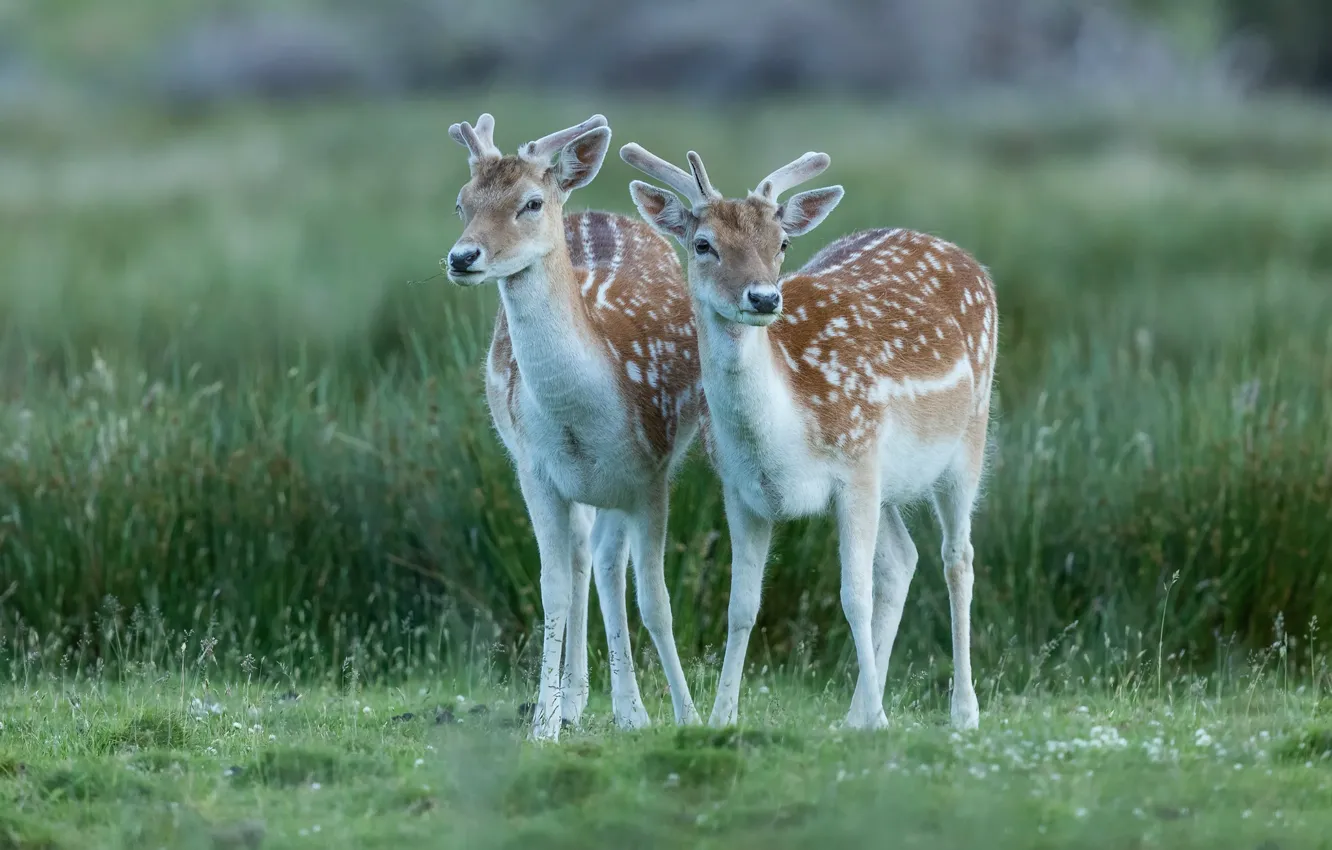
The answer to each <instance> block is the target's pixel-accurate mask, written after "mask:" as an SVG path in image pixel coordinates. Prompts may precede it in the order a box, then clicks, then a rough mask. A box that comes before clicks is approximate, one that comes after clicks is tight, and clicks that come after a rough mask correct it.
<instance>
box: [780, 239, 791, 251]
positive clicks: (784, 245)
mask: <svg viewBox="0 0 1332 850" xmlns="http://www.w3.org/2000/svg"><path fill="white" fill-rule="evenodd" d="M790 247H791V240H790V239H783V240H782V247H781V248H779V249H778V253H780V254H785V253H786V249H787V248H790Z"/></svg>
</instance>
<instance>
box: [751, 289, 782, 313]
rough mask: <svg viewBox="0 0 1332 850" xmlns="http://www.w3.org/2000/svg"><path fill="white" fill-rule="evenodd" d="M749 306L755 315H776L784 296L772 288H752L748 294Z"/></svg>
mask: <svg viewBox="0 0 1332 850" xmlns="http://www.w3.org/2000/svg"><path fill="white" fill-rule="evenodd" d="M746 297H747V298H748V299H749V306H750V307H751V308H752V309H753V311H754V312H755V313H763V314H764V315H767V314H769V313H776V312H777V308H778V307H780V306H781V304H782V294H781V293H780V292H778V291H777V289H776V288H775V287H772V286H762V287H760V286H751V287H750V288H749V291H748V292H747V293H746Z"/></svg>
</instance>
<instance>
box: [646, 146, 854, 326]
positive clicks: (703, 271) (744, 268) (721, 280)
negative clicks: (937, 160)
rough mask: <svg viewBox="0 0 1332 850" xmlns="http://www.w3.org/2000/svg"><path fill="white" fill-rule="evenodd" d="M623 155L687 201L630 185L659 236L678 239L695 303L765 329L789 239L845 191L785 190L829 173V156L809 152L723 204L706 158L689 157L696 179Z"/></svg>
mask: <svg viewBox="0 0 1332 850" xmlns="http://www.w3.org/2000/svg"><path fill="white" fill-rule="evenodd" d="M620 157H621V158H622V159H623V160H624V161H625V162H627V163H629V164H630V165H632V166H633V167H634V168H637V169H638V170H639V171H642V172H643V173H645V174H647V175H649V176H651V177H654V178H656V179H658V180H660V181H661V182H663V183H665V184H666V185H668V186H670V187H671V188H672V189H674V190H675V191H676V192H679V193H680V194H681V195H683V196H684V197H685V198H687V199H688V200H689V206H686V205H685V204H684V203H682V202H681V200H680V198H679V197H677V196H676V195H674V194H672V193H670V192H666V191H663V190H661V189H658V188H657V187H656V186H651V185H649V184H647V183H643V182H641V181H639V180H634V181H633V182H631V183H630V184H629V192H630V194H631V195H632V196H633V199H634V205H635V206H637V207H638V212H639V213H640V214H641V215H642V216H643V218H644V219H645V220H646V221H647V222H648V223H649V224H651V225H652V226H653V227H655V228H656V229H657V230H658V231H660V232H662V233H664V234H666V235H668V236H674V237H675V238H676V239H678V240H679V241H680V243H681V244H682V245H684V247H685V254H686V255H687V256H688V258H689V261H688V262H689V265H688V268H689V285H690V289H691V291H692V293H693V296H694V299H695V301H697V302H701V304H702V305H704V306H706V307H708V308H709V309H711V310H712V311H714V312H716V313H717V315H719V316H720V317H721V318H723V319H725V320H727V321H731V322H738V323H740V324H745V325H754V326H757V327H766V326H767V325H770V324H772V323H773V322H775V321H777V317H778V316H780V315H781V310H782V293H781V280H780V277H779V275H780V273H781V267H782V261H783V260H784V259H785V258H786V249H787V247H788V245H789V244H790V239H791V238H792V237H794V236H800V235H802V234H805V233H808V232H809V231H811V230H813V229H814V228H815V227H817V226H818V225H819V223H820V222H822V221H823V219H824V218H826V217H827V215H828V213H830V212H832V210H833V208H834V207H836V206H837V203H838V202H839V201H840V200H841V199H842V187H841V186H833V187H830V188H827V189H814V190H811V191H808V192H801V193H799V194H797V195H792V196H791V197H790V198H788V199H787V200H786V201H785V202H782V203H778V201H777V199H778V197H780V196H781V194H782V193H783V192H785V191H786V190H787V189H790V188H791V187H793V186H796V185H798V184H800V183H803V182H805V181H806V180H810V179H813V178H814V177H816V176H817V175H819V174H820V173H822V172H823V170H824V169H825V168H827V167H828V164H829V162H830V160H829V158H828V155H827V154H824V153H807V154H805V155H804V156H802V157H800V158H799V159H797V160H795V161H794V162H792V163H789V164H788V165H784V166H782V167H781V168H779V169H777V170H776V171H774V172H773V173H771V174H769V175H768V176H767V177H765V178H763V180H762V181H761V182H760V183H759V187H758V188H757V189H755V190H754V191H752V192H750V193H749V195H748V196H747V197H745V198H743V199H728V198H724V197H723V196H722V195H721V193H720V192H718V191H717V190H716V189H714V188H713V187H712V183H710V182H709V181H708V173H707V171H705V170H704V168H703V160H702V159H700V158H699V155H698V154H696V153H694V152H693V151H690V152H689V168H690V171H691V172H692V173H686V172H685V171H684V169H682V168H678V167H676V166H674V165H671V164H670V163H669V162H666V161H665V160H662V159H661V158H659V157H657V156H655V155H654V154H651V153H649V152H647V151H646V150H644V149H643V148H641V147H639V146H638V145H636V144H632V143H631V144H627V145H625V146H624V147H622V148H620Z"/></svg>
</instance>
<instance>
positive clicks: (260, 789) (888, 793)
mask: <svg viewBox="0 0 1332 850" xmlns="http://www.w3.org/2000/svg"><path fill="white" fill-rule="evenodd" d="M1250 673H1251V674H1252V673H1253V671H1250ZM1057 680H1058V677H1057V676H1055V677H1052V678H1051V679H1050V681H1057ZM646 684H647V686H648V687H647V689H646V691H645V693H646V694H647V696H648V698H649V702H650V708H651V710H652V712H653V715H654V718H655V719H656V721H657V722H658V725H657V726H654V727H652V728H649V729H647V730H643V731H640V732H634V733H628V732H622V731H617V730H614V729H612V728H609V727H608V705H607V700H606V698H605V696H604V695H603V694H597V695H594V698H593V702H592V705H591V707H590V709H589V714H588V716H587V717H586V719H585V723H584V725H583V727H582V728H581V729H578V730H570V731H567V732H566V733H565V735H564V737H563V739H562V740H561V742H560V744H558V745H551V746H534V745H530V744H526V743H524V742H523V740H522V735H523V732H524V731H525V726H524V724H522V722H521V721H520V720H518V717H519V708H518V705H519V703H520V701H522V700H523V699H525V698H526V692H525V690H523V689H521V688H520V689H517V690H515V689H513V688H511V687H509V686H508V685H506V684H504V683H503V682H502V681H501V680H493V679H484V678H481V679H477V680H475V681H473V682H471V683H470V684H469V683H466V682H461V681H457V680H454V679H446V678H439V677H430V678H419V679H416V680H413V681H411V682H404V683H402V686H401V687H397V688H382V687H381V688H369V689H361V688H342V689H330V688H322V687H320V688H312V689H309V690H301V691H291V690H290V689H287V688H285V687H281V686H275V685H260V684H258V683H256V682H253V681H246V680H244V679H239V680H230V679H228V680H225V681H224V680H215V681H209V680H207V679H206V678H203V677H201V676H200V675H199V674H198V672H197V671H195V670H194V669H190V670H187V671H186V673H185V678H184V679H182V678H181V677H180V675H178V674H171V673H166V674H164V675H161V676H157V677H148V676H137V675H136V676H129V677H123V678H120V679H117V680H114V681H112V680H98V679H97V678H95V677H92V678H83V679H80V680H71V679H69V678H61V677H55V678H54V679H51V680H45V681H41V682H38V683H36V684H34V685H31V686H28V687H15V688H11V689H8V690H6V691H5V692H4V693H3V695H2V696H0V722H3V724H4V725H3V728H0V847H4V848H6V850H9V848H24V850H31V848H48V850H60V848H94V847H96V848H102V847H108V848H113V847H125V848H129V847H145V846H148V847H183V848H193V847H201V848H209V847H211V848H221V847H260V846H262V847H265V848H278V847H358V848H359V847H364V848H373V847H386V848H387V847H393V848H413V847H469V848H471V847H518V846H531V845H532V844H534V843H535V844H537V845H538V846H546V847H592V848H600V847H606V848H612V847H624V846H637V847H644V848H653V847H701V848H712V847H715V848H723V847H724V848H751V847H752V848H759V847H778V848H781V847H791V848H795V847H806V846H809V845H810V843H811V842H815V841H819V842H843V844H842V845H840V846H870V845H871V844H873V845H874V846H881V845H882V842H883V840H884V837H885V836H888V835H891V836H892V841H891V843H892V846H900V847H911V846H932V847H938V848H955V847H981V846H983V847H997V848H1004V847H1013V848H1017V847H1023V848H1026V847H1066V846H1076V847H1095V848H1102V847H1103V848H1125V847H1146V846H1160V847H1197V848H1203V847H1206V848H1232V847H1234V848H1246V849H1247V848H1255V847H1282V848H1295V847H1299V848H1304V847H1309V848H1314V847H1328V846H1330V845H1332V839H1329V837H1328V836H1330V835H1332V740H1329V738H1328V726H1327V705H1326V698H1325V696H1323V695H1321V694H1319V693H1317V692H1316V691H1313V690H1310V689H1309V688H1308V687H1307V686H1306V687H1299V686H1296V685H1294V684H1293V683H1292V684H1283V683H1282V682H1281V681H1279V680H1278V679H1277V678H1275V677H1272V676H1270V675H1266V674H1262V673H1257V674H1256V675H1246V676H1244V677H1235V678H1231V677H1218V678H1215V679H1213V680H1211V681H1198V680H1193V681H1184V680H1171V681H1170V682H1168V683H1167V686H1168V687H1167V688H1166V690H1164V691H1162V692H1161V695H1160V696H1157V695H1155V691H1154V690H1153V689H1151V688H1135V687H1133V686H1129V687H1122V686H1120V687H1088V688H1083V689H1081V690H1080V691H1078V692H1069V693H1054V692H1052V691H1051V689H1049V688H1046V687H1037V688H1032V689H1030V690H1029V691H1028V692H1027V693H1023V694H1008V695H1006V696H1004V697H1002V698H1000V699H996V700H993V701H990V702H987V704H986V705H985V706H984V715H983V720H982V729H981V730H980V731H978V732H971V733H965V734H958V733H954V732H951V731H950V730H949V729H948V728H947V727H946V725H945V724H946V712H945V710H944V707H943V705H942V704H930V703H928V702H922V703H917V704H913V705H909V706H901V707H898V708H895V709H894V710H893V711H892V712H891V721H892V727H891V728H890V729H889V730H887V731H884V732H881V733H856V732H849V731H846V730H842V729H839V728H838V726H839V722H838V721H840V719H841V717H842V715H843V714H844V713H845V711H846V706H847V701H848V698H849V697H848V694H849V691H847V690H846V689H844V688H842V687H841V686H840V685H841V683H840V682H825V683H820V682H819V681H818V680H817V679H809V680H806V681H795V680H791V679H786V678H782V677H775V676H770V675H766V674H760V675H754V676H752V677H751V678H750V679H749V680H748V682H747V687H746V693H745V695H744V699H743V706H742V713H743V715H744V721H745V724H746V725H745V726H744V727H742V728H739V729H729V730H711V729H706V728H699V727H695V728H687V729H678V728H676V727H674V726H672V725H671V724H670V723H669V722H663V721H664V720H666V719H667V718H668V717H669V699H668V696H667V694H666V693H665V688H664V683H663V682H661V681H660V680H659V677H649V678H648V680H647V682H646ZM709 693H710V691H709ZM444 709H448V710H447V712H445V711H444Z"/></svg>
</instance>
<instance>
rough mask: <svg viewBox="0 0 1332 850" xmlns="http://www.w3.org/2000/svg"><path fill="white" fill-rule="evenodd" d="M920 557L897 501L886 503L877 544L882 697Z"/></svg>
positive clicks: (877, 663) (878, 663)
mask: <svg viewBox="0 0 1332 850" xmlns="http://www.w3.org/2000/svg"><path fill="white" fill-rule="evenodd" d="M919 558H920V555H919V553H918V552H917V551H916V544H915V543H914V542H912V540H911V535H910V534H908V533H907V528H906V523H904V522H902V513H901V511H899V510H898V509H897V507H896V506H895V505H889V506H887V507H885V508H884V509H883V511H882V513H881V514H880V515H879V541H878V543H877V544H876V545H875V547H874V664H875V667H877V668H878V669H877V671H876V672H878V674H879V681H878V693H879V695H880V699H882V695H883V692H884V689H885V688H886V687H887V685H888V660H889V659H890V658H891V657H892V654H893V642H894V641H895V640H896V639H897V630H898V627H900V626H901V624H902V608H903V606H905V605H906V598H907V590H908V589H910V587H911V577H912V576H914V575H915V574H916V562H917V561H918V560H919Z"/></svg>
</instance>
